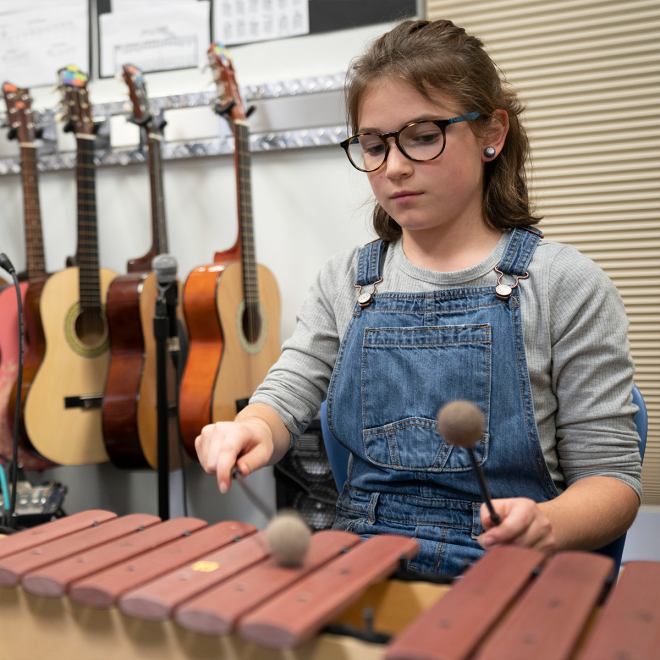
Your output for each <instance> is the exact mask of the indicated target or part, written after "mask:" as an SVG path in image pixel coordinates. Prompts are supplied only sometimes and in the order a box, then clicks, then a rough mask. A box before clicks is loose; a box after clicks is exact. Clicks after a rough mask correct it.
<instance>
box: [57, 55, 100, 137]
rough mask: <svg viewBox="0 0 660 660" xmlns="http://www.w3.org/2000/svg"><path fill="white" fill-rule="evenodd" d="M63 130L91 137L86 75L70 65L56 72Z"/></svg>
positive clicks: (91, 121)
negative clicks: (58, 81)
mask: <svg viewBox="0 0 660 660" xmlns="http://www.w3.org/2000/svg"><path fill="white" fill-rule="evenodd" d="M58 75H59V80H60V85H59V87H60V93H61V95H62V118H63V121H64V124H65V127H66V128H65V130H69V131H72V132H73V133H75V134H76V135H90V136H93V135H94V132H95V128H94V120H93V118H92V104H91V103H90V102H89V95H88V93H87V75H86V74H84V73H83V72H82V71H80V69H78V67H76V66H73V65H72V64H70V65H69V66H66V67H64V68H63V69H60V70H59V72H58Z"/></svg>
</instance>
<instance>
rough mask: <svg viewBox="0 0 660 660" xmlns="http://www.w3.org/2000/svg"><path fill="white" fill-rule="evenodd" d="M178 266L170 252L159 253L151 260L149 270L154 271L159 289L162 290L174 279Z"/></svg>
mask: <svg viewBox="0 0 660 660" xmlns="http://www.w3.org/2000/svg"><path fill="white" fill-rule="evenodd" d="M178 267H179V264H178V263H177V261H176V257H174V256H173V255H171V254H159V255H158V256H157V257H154V258H153V259H152V260H151V270H153V271H154V275H155V276H156V281H157V283H158V289H159V290H160V291H164V290H165V289H166V288H167V287H168V286H169V285H170V284H172V282H174V281H175V280H176V272H177V269H178Z"/></svg>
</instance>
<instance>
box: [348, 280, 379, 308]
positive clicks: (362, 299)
mask: <svg viewBox="0 0 660 660" xmlns="http://www.w3.org/2000/svg"><path fill="white" fill-rule="evenodd" d="M382 281H383V278H382V277H381V278H380V279H379V280H378V281H376V282H374V284H373V288H372V289H371V293H362V285H361V284H353V286H354V287H355V288H356V289H358V299H357V301H358V305H360V307H362V309H364V308H365V307H369V305H371V303H372V302H373V298H372V296H373V295H374V293H376V284H380V283H381V282H382Z"/></svg>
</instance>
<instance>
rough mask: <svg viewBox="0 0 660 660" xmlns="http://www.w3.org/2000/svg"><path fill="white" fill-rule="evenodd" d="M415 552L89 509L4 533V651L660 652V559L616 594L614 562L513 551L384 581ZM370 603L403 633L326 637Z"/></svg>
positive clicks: (623, 655) (579, 655) (171, 654)
mask: <svg viewBox="0 0 660 660" xmlns="http://www.w3.org/2000/svg"><path fill="white" fill-rule="evenodd" d="M415 552H416V542H415V541H413V540H411V539H408V538H406V537H399V536H390V535H382V536H376V537H373V538H370V539H368V540H367V541H365V542H363V543H361V542H360V539H359V537H358V536H355V535H353V534H350V533H347V532H339V531H324V532H319V533H317V534H315V535H314V536H313V538H312V546H311V548H310V552H309V553H308V556H307V557H306V559H305V561H304V563H303V565H302V566H301V567H300V568H283V567H280V566H278V565H277V564H276V563H275V562H274V560H273V559H272V558H270V557H269V556H268V552H267V550H266V547H265V544H264V538H263V534H260V533H256V529H255V528H254V527H252V526H250V525H245V524H242V523H236V522H223V523H218V524H217V525H213V526H210V527H209V526H207V525H206V523H205V522H204V521H201V520H198V519H194V518H181V519H176V520H172V521H168V522H159V521H158V519H157V518H155V517H154V516H147V515H140V514H135V515H132V516H124V517H122V518H117V517H116V516H115V515H114V514H111V513H108V512H101V511H95V512H85V513H81V514H76V515H74V516H70V517H68V518H63V519H61V520H58V521H55V522H52V523H48V524H46V525H42V526H40V527H37V528H34V529H32V530H27V531H25V532H20V533H18V534H14V535H12V536H11V537H8V538H6V539H4V540H0V580H2V584H3V585H5V586H4V587H0V660H28V659H29V660H33V659H34V658H37V657H41V658H45V659H47V660H83V659H84V660H110V659H111V658H112V659H114V658H122V660H137V659H138V658H140V659H141V660H144V659H147V660H149V659H150V658H152V657H153V658H154V659H155V658H159V660H190V659H193V658H194V659H201V658H208V659H210V658H215V659H216V660H220V659H224V658H227V659H230V658H231V659H236V660H239V659H250V660H252V659H255V660H256V659H257V658H258V659H262V658H264V659H269V658H273V659H275V658H277V659H284V658H287V660H297V659H302V658H309V659H312V660H323V659H326V658H327V659H330V658H339V657H341V658H346V659H351V658H356V659H357V658H359V659H360V660H372V659H373V660H376V659H378V660H382V659H383V658H385V659H386V660H493V659H495V658H502V659H504V658H506V660H515V659H516V658H519V659H524V660H529V659H531V658H534V659H535V660H569V659H570V660H660V563H654V562H631V563H629V564H628V565H627V566H626V567H625V569H624V570H623V573H622V575H621V577H620V579H619V582H618V584H617V585H616V586H615V587H614V588H613V589H609V582H610V573H611V571H612V561H611V560H609V559H607V558H604V557H601V556H598V555H594V554H591V553H586V552H567V553H560V554H558V555H556V556H555V557H553V558H552V559H551V560H550V561H549V562H548V563H547V565H545V566H543V557H542V555H541V554H540V553H537V552H535V551H533V550H528V549H523V548H516V547H501V548H496V549H495V550H493V551H491V552H489V553H488V554H486V555H485V556H484V557H483V558H482V559H481V560H479V561H478V562H477V563H476V564H475V565H474V566H473V567H471V568H470V569H469V570H468V571H466V572H465V573H464V575H463V576H462V577H461V578H460V579H458V580H456V581H454V583H453V585H452V586H451V587H448V586H443V585H434V584H428V583H410V582H402V581H400V580H396V579H395V580H387V579H386V578H387V577H389V576H390V575H392V574H393V573H395V572H396V571H397V568H398V567H399V565H400V560H401V559H402V557H403V558H411V557H412V556H414V553H415ZM67 553H68V554H67ZM64 594H66V595H64ZM603 594H605V598H606V599H605V604H604V607H602V606H601V605H600V604H599V603H600V602H601V600H602V597H603ZM366 607H371V608H372V609H373V612H374V617H373V627H374V629H375V630H376V631H378V632H385V633H387V634H389V635H390V636H392V639H391V641H390V643H389V644H387V645H383V644H376V643H372V642H371V641H364V639H367V640H370V639H372V637H370V632H371V631H369V630H367V631H366V634H365V637H364V639H362V640H361V639H356V638H354V637H346V636H343V635H336V634H329V633H327V632H323V627H324V626H325V625H326V624H328V623H331V624H333V626H334V627H336V626H337V625H338V624H342V625H344V629H345V626H346V625H348V626H350V627H352V628H353V629H360V628H363V627H364V626H363V621H362V613H363V612H364V610H365V608H366ZM165 617H167V618H166V619H165ZM163 619H165V620H163Z"/></svg>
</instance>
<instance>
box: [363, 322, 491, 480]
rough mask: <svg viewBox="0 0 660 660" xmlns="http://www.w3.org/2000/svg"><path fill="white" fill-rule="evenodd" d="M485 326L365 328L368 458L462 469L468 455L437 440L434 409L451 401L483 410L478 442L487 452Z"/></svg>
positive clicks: (405, 466) (481, 454) (408, 466)
mask: <svg viewBox="0 0 660 660" xmlns="http://www.w3.org/2000/svg"><path fill="white" fill-rule="evenodd" d="M490 364H491V333H490V325H488V324H485V325H461V326H431V327H426V326H424V327H410V328H376V329H370V328H366V329H365V332H364V341H363V346H362V415H363V442H364V449H365V453H366V456H367V459H368V460H369V461H371V462H372V463H374V464H376V465H379V466H385V467H389V468H392V469H395V470H419V471H422V470H423V471H432V472H442V471H466V470H469V469H470V460H469V458H468V455H467V452H466V451H465V450H463V449H460V448H452V446H451V445H450V444H449V443H445V442H444V440H443V439H442V438H441V437H440V435H439V434H438V431H437V426H436V415H437V413H438V410H439V409H440V408H441V407H442V406H443V405H445V404H446V403H448V402H449V401H452V400H454V399H466V400H468V401H472V402H473V403H475V404H476V405H477V406H479V408H480V409H481V411H482V413H483V414H484V418H485V420H486V428H485V432H484V435H483V436H482V438H481V440H480V441H479V442H477V444H476V445H475V448H474V449H475V453H476V455H477V460H478V461H479V463H480V464H483V463H484V462H485V461H486V459H487V457H488V438H489V412H490V389H491V387H490V379H491V367H490Z"/></svg>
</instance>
